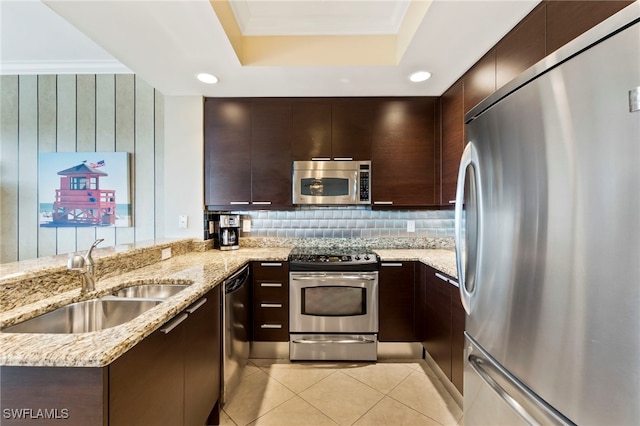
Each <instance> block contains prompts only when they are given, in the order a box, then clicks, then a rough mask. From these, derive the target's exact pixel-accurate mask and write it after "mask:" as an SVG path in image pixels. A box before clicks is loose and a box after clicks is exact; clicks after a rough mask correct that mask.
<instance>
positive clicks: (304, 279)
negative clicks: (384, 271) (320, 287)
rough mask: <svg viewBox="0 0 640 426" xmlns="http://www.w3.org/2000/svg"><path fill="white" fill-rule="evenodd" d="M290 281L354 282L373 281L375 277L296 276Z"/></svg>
mask: <svg viewBox="0 0 640 426" xmlns="http://www.w3.org/2000/svg"><path fill="white" fill-rule="evenodd" d="M291 279H292V280H294V281H309V280H314V281H317V280H318V279H325V280H338V281H339V280H354V281H375V280H376V277H375V276H361V275H340V276H327V275H305V276H302V277H298V276H293V275H292V276H291Z"/></svg>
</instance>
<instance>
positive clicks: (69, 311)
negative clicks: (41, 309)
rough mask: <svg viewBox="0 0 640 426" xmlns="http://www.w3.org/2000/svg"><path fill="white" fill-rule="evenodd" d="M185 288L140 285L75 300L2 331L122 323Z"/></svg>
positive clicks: (78, 329) (80, 329)
mask: <svg viewBox="0 0 640 426" xmlns="http://www.w3.org/2000/svg"><path fill="white" fill-rule="evenodd" d="M187 287H188V284H141V285H135V286H130V287H125V288H123V289H121V290H117V291H114V292H113V293H111V294H110V295H107V296H102V297H99V298H96V299H89V300H84V301H82V302H75V303H71V304H69V305H65V306H62V307H60V308H58V309H56V310H54V311H51V312H48V313H46V314H42V315H40V316H37V317H34V318H31V319H28V320H26V321H23V322H20V323H18V324H15V325H11V326H8V327H6V328H3V329H2V330H1V331H2V332H3V333H48V334H67V333H87V332H90V331H100V330H104V329H107V328H111V327H115V326H117V325H120V324H124V323H126V322H128V321H131V320H133V319H134V318H136V317H138V316H139V315H142V314H143V313H145V312H146V311H148V310H149V309H151V308H153V307H155V306H157V305H158V304H159V303H162V302H163V301H164V300H166V299H168V298H169V297H171V296H173V295H175V294H177V293H179V292H180V291H182V290H184V289H185V288H187Z"/></svg>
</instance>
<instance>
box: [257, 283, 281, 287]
mask: <svg viewBox="0 0 640 426" xmlns="http://www.w3.org/2000/svg"><path fill="white" fill-rule="evenodd" d="M260 287H282V283H260Z"/></svg>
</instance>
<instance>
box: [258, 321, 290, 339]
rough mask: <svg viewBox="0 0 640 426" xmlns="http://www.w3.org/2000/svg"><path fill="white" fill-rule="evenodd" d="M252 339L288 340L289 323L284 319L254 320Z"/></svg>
mask: <svg viewBox="0 0 640 426" xmlns="http://www.w3.org/2000/svg"><path fill="white" fill-rule="evenodd" d="M253 340H256V341H267V342H288V341H289V324H288V322H285V321H254V323H253Z"/></svg>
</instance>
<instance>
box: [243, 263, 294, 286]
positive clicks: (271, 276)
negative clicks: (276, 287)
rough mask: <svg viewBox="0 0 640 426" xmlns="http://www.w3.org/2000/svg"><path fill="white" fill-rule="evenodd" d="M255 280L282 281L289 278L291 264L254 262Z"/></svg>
mask: <svg viewBox="0 0 640 426" xmlns="http://www.w3.org/2000/svg"><path fill="white" fill-rule="evenodd" d="M252 266H253V279H254V281H256V282H257V281H259V280H265V281H282V282H287V281H288V280H289V264H288V263H287V262H253V264H252Z"/></svg>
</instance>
